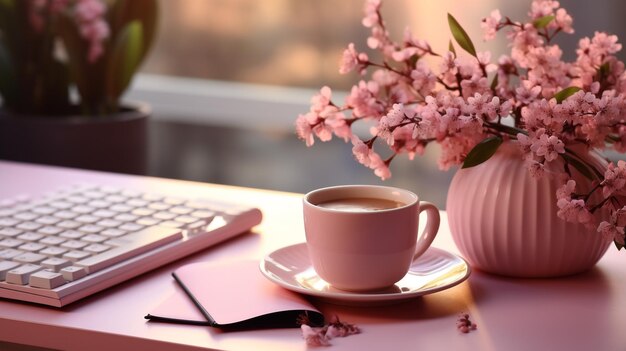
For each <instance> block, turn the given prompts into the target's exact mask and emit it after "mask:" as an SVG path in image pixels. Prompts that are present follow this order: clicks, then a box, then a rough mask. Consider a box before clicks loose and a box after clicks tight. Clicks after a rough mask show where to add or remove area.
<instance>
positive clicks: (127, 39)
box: [107, 21, 143, 102]
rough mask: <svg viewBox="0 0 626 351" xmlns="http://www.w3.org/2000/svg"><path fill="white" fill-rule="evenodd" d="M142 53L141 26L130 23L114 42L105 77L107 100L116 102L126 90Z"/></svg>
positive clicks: (138, 23) (137, 23)
mask: <svg viewBox="0 0 626 351" xmlns="http://www.w3.org/2000/svg"><path fill="white" fill-rule="evenodd" d="M142 53H143V26H142V25H141V22H139V21H132V22H130V23H129V24H127V25H126V27H124V29H123V30H122V32H121V33H120V35H119V36H118V37H117V40H116V41H115V43H114V45H113V48H112V52H111V61H110V65H109V72H108V73H109V74H108V75H107V98H108V100H109V101H110V102H115V101H117V100H118V98H119V96H120V95H121V94H122V93H123V92H124V90H126V88H127V87H128V85H129V84H130V81H131V80H132V78H133V75H134V74H135V71H136V70H137V68H138V67H139V64H140V63H141V58H142Z"/></svg>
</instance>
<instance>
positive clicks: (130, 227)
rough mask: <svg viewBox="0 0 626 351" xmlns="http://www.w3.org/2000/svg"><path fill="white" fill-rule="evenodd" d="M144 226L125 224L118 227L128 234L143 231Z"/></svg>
mask: <svg viewBox="0 0 626 351" xmlns="http://www.w3.org/2000/svg"><path fill="white" fill-rule="evenodd" d="M144 227H145V226H143V225H141V224H138V223H125V224H122V225H121V226H120V229H121V230H125V231H128V232H136V231H138V230H141V229H143V228H144Z"/></svg>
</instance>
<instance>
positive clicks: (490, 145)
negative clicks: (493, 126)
mask: <svg viewBox="0 0 626 351" xmlns="http://www.w3.org/2000/svg"><path fill="white" fill-rule="evenodd" d="M501 144H502V138H501V137H499V136H492V137H489V138H486V139H484V140H483V141H481V142H480V143H478V144H476V146H474V148H473V149H472V150H471V151H470V152H469V153H468V154H467V156H466V157H465V161H463V166H462V167H461V168H470V167H474V166H477V165H479V164H481V163H483V162H485V161H487V160H488V159H490V158H491V156H493V154H495V153H496V151H497V150H498V147H500V145H501Z"/></svg>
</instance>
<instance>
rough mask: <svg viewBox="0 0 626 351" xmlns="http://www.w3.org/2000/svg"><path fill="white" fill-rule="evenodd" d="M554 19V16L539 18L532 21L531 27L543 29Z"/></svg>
mask: <svg viewBox="0 0 626 351" xmlns="http://www.w3.org/2000/svg"><path fill="white" fill-rule="evenodd" d="M553 19H554V15H547V16H543V17H539V18H537V19H536V20H534V21H533V26H534V27H535V28H537V29H543V28H545V27H546V26H547V25H548V24H550V22H552V20H553Z"/></svg>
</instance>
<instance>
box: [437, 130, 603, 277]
mask: <svg viewBox="0 0 626 351" xmlns="http://www.w3.org/2000/svg"><path fill="white" fill-rule="evenodd" d="M581 150H582V148H581ZM587 157H588V158H587V159H588V160H590V161H591V162H593V163H594V164H595V165H596V166H598V167H600V168H599V169H605V168H606V162H605V161H603V160H602V159H601V158H599V157H597V156H591V155H590V154H587ZM573 177H574V179H575V180H576V183H577V184H578V186H580V187H581V188H582V189H585V190H588V189H590V184H591V182H590V181H589V180H588V179H587V178H585V177H584V176H583V175H581V174H580V173H578V172H577V171H576V172H574V173H573ZM558 187H559V183H558V181H557V180H555V179H553V178H550V177H542V178H540V179H535V178H533V177H532V176H531V175H530V174H529V173H528V171H527V170H526V167H525V166H524V161H523V160H522V157H521V152H520V150H519V148H518V146H517V145H516V144H515V143H514V142H505V143H503V144H502V145H501V146H500V148H499V149H498V151H497V152H496V154H495V155H493V156H492V157H491V158H490V159H489V160H487V161H486V162H484V163H482V164H480V165H478V166H475V167H472V168H467V169H460V170H459V171H458V172H457V173H456V175H455V176H454V178H453V179H452V184H451V185H450V189H449V192H448V199H447V211H448V220H449V223H450V231H451V232H452V237H453V239H454V241H455V243H456V245H457V247H458V248H459V250H460V252H461V253H462V254H463V256H464V257H465V258H466V259H467V260H468V261H469V262H470V264H471V265H472V266H473V267H475V268H478V269H480V270H483V271H486V272H490V273H495V274H500V275H506V276H513V277H557V276H565V275H570V274H575V273H579V272H583V271H585V270H588V269H589V268H591V267H593V265H595V264H596V262H598V260H599V259H600V258H601V257H602V255H603V254H604V253H605V252H606V250H607V248H608V247H609V245H610V243H611V242H610V241H607V240H606V239H603V238H602V236H601V235H600V234H599V233H597V232H596V230H594V229H591V230H589V229H587V228H585V226H583V225H580V224H575V223H569V222H565V221H564V220H562V219H560V218H559V217H557V206H556V190H557V189H558ZM577 190H578V189H577ZM603 211H604V212H603V216H606V215H607V212H608V211H607V210H603ZM598 214H599V213H598ZM605 218H606V217H605Z"/></svg>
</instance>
